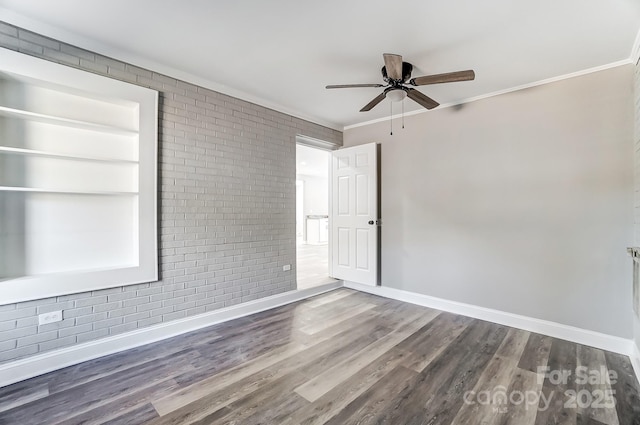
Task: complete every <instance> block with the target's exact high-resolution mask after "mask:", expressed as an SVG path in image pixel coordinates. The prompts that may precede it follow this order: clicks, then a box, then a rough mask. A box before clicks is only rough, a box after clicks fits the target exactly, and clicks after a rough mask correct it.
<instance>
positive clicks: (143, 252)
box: [0, 49, 158, 305]
mask: <svg viewBox="0 0 640 425" xmlns="http://www.w3.org/2000/svg"><path fill="white" fill-rule="evenodd" d="M0 71H1V72H2V73H3V74H5V73H6V74H8V75H9V76H10V77H11V79H13V80H16V81H20V82H21V83H24V84H25V86H26V87H31V88H35V89H36V90H37V89H38V88H44V89H49V92H50V93H55V96H56V101H57V102H58V101H60V100H59V99H63V100H62V101H63V102H66V101H67V99H68V96H69V95H73V96H74V97H75V99H77V100H76V101H69V102H68V103H69V104H68V105H67V104H63V105H61V107H59V108H58V109H60V110H63V111H64V112H60V113H58V111H54V112H51V111H46V110H38V109H37V108H36V109H35V110H34V109H33V108H32V107H29V108H25V109H24V110H23V109H16V107H15V105H12V104H11V103H10V102H9V103H5V102H3V103H2V105H0V108H1V109H3V110H4V113H6V112H7V111H10V113H12V114H14V115H13V116H20V117H21V119H26V120H28V121H31V120H34V121H41V122H54V123H56V125H57V126H63V127H65V128H81V129H90V130H92V131H94V132H98V133H102V134H103V135H105V134H108V135H114V134H125V135H127V136H129V137H133V138H132V139H131V141H133V140H135V145H136V146H137V152H136V156H137V158H138V160H137V161H135V160H134V161H132V163H133V164H137V167H136V171H135V172H134V173H131V172H130V171H129V172H128V173H131V174H130V175H131V180H130V181H129V184H130V186H129V187H128V189H130V191H123V192H115V191H114V192H108V190H105V191H102V192H101V190H100V189H97V190H92V189H94V188H95V186H93V184H94V183H95V182H90V183H87V184H85V185H84V186H73V185H71V186H68V187H67V186H66V185H62V186H65V187H62V186H58V187H56V186H55V185H54V186H53V187H52V188H50V189H47V188H46V187H45V188H44V190H43V192H47V193H54V192H55V193H57V194H58V195H60V194H63V193H65V191H66V190H68V192H66V193H72V194H73V195H70V196H73V197H75V196H76V195H77V194H82V195H90V194H95V193H98V194H99V193H111V194H121V195H124V196H125V198H122V199H134V198H131V196H132V195H133V196H137V202H135V203H134V206H133V208H135V211H136V212H133V211H132V212H133V214H131V213H124V214H125V216H124V220H127V225H130V226H131V227H132V229H133V230H132V232H133V234H134V238H135V239H133V240H131V242H130V243H131V245H130V246H131V247H132V248H131V250H132V252H131V254H130V255H129V256H127V257H126V258H124V259H118V260H117V261H118V262H119V263H124V262H125V261H126V263H125V264H112V263H109V262H108V261H110V260H107V263H105V264H104V265H100V266H94V268H92V269H88V270H87V269H80V270H74V269H73V267H74V266H76V267H81V266H82V264H72V265H70V266H69V267H68V269H67V270H63V271H60V272H51V273H47V272H42V271H41V272H38V273H33V274H29V273H28V272H27V273H28V275H27V276H21V277H17V278H12V279H7V280H5V281H3V282H2V294H1V295H0V305H4V304H12V303H17V302H22V301H29V300H37V299H42V298H49V297H53V296H59V295H67V294H73V293H78V292H86V291H92V290H99V289H106V288H113V287H118V286H123V285H132V284H136V283H142V282H154V281H157V280H158V246H157V245H158V235H157V233H158V226H157V216H158V214H157V205H158V202H157V193H158V188H157V181H158V173H157V162H158V160H157V152H158V92H157V91H156V90H152V89H148V88H145V87H142V86H138V85H135V84H131V83H127V82H124V81H119V80H115V79H112V78H108V77H104V76H102V75H98V74H94V73H91V72H87V71H84V70H80V69H76V68H72V67H68V66H64V65H60V64H57V63H54V62H50V61H47V60H44V59H41V58H38V57H34V56H29V55H25V54H22V53H18V52H15V51H13V50H8V49H0ZM36 99H38V98H37V97H36ZM80 99H82V100H81V101H80ZM95 101H98V102H100V104H101V105H110V106H109V109H108V110H111V109H110V108H120V107H122V108H125V109H123V110H122V111H123V112H115V113H113V116H112V115H111V113H106V112H104V111H106V109H103V107H104V106H101V107H98V108H97V109H95V110H93V109H90V108H92V106H91V105H92V103H93V102H95ZM85 108H89V109H88V110H86V109H85ZM88 111H94V115H96V114H100V113H101V114H102V115H101V116H100V117H95V118H94V117H93V116H91V118H88V115H87V113H86V112H88ZM125 118H126V119H125ZM85 137H88V136H85ZM100 143H105V144H106V143H107V142H100ZM0 145H4V144H3V143H2V142H0ZM133 158H134V157H131V158H130V159H133ZM80 159H82V155H80V156H79V157H78V158H77V160H80ZM109 162H111V164H113V163H114V162H113V161H109ZM34 171H35V173H36V174H37V172H38V171H39V169H38V168H37V167H36V169H35V170H34ZM32 172H33V171H32ZM69 176H73V174H69V175H68V176H67V177H66V178H69ZM92 179H94V178H93V177H92ZM60 182H62V180H60ZM100 183H101V182H98V184H100ZM58 185H60V183H58ZM99 187H100V186H98V188H99ZM83 188H85V189H86V190H83ZM15 189H17V190H22V191H29V192H38V191H40V188H38V187H33V186H31V185H28V184H25V185H23V187H19V188H15ZM116 190H117V189H116ZM120 190H126V189H120ZM58 195H56V196H58ZM56 199H62V200H65V198H56ZM68 199H69V197H67V198H66V200H68ZM74 199H75V198H74ZM47 202H48V201H45V203H47ZM74 202H75V201H74ZM47 205H49V204H47ZM34 211H35V215H34V217H41V214H42V213H43V212H42V211H41V210H39V207H36V208H34ZM136 214H137V217H135V215H136ZM134 217H135V219H134ZM73 218H75V219H80V220H81V219H82V217H81V216H79V215H76V216H74V217H73ZM116 218H117V219H118V220H119V219H120V217H119V216H118V217H116ZM116 222H117V221H116ZM27 224H28V222H27ZM95 226H96V225H95V224H94V223H92V224H91V225H90V228H91V230H92V231H93V230H96V229H95ZM83 229H84V228H83ZM85 230H86V229H85ZM97 230H103V229H97ZM54 239H56V238H53V237H51V235H49V234H46V232H45V233H43V234H42V235H39V236H38V238H37V239H36V240H37V242H38V243H45V244H52V245H54V246H56V247H57V245H60V244H59V243H57V240H54ZM69 239H70V240H71V242H70V243H71V244H72V245H73V243H74V242H75V241H76V240H75V239H74V236H70V237H69ZM108 243H110V241H109V242H108ZM47 246H49V245H47ZM30 255H31V254H29V253H26V254H24V257H26V258H24V260H26V262H27V263H29V262H30V261H31V260H32V258H31V257H30ZM9 258H11V257H9ZM36 262H37V261H36ZM88 282H90V283H88Z"/></svg>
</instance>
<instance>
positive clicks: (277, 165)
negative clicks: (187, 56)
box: [0, 22, 342, 363]
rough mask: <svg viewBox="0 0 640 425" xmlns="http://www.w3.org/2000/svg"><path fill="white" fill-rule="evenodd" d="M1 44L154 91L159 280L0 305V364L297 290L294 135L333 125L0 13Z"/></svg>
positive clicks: (320, 134)
mask: <svg viewBox="0 0 640 425" xmlns="http://www.w3.org/2000/svg"><path fill="white" fill-rule="evenodd" d="M0 47H3V48H7V49H11V50H15V51H18V52H21V53H24V54H28V55H32V56H37V57H40V58H43V59H46V60H49V61H52V62H57V63H60V64H63V65H68V66H72V67H75V68H80V69H84V70H86V71H89V72H93V73H96V74H100V75H105V76H108V77H111V78H115V79H118V80H122V81H126V82H130V83H134V84H137V85H140V86H144V87H149V88H151V89H154V90H157V91H158V92H159V93H160V100H159V149H158V151H159V155H158V160H159V164H158V187H159V200H160V204H159V221H160V223H159V232H158V233H159V264H160V279H161V280H160V281H158V282H150V283H142V284H137V285H129V286H123V287H119V288H112V289H107V290H101V291H93V292H86V293H81V294H70V295H64V296H60V297H56V298H49V299H46V300H35V301H28V302H25V303H19V304H12V305H2V306H0V363H2V362H9V361H13V360H16V359H19V358H24V357H28V356H32V355H34V354H38V353H42V352H45V351H48V350H54V349H57V348H61V347H69V346H73V345H74V344H79V343H83V342H87V341H91V340H96V339H99V338H104V337H107V336H110V335H116V334H119V333H122V332H128V331H132V330H135V329H139V328H141V327H145V326H151V325H154V324H158V323H162V322H167V321H170V320H175V319H180V318H183V317H187V316H190V315H195V314H200V313H204V312H209V311H213V310H216V309H219V308H222V307H225V306H230V305H235V304H238V303H242V302H246V301H250V300H255V299H258V298H262V297H266V296H269V295H274V294H278V293H281V292H285V291H290V290H293V289H295V288H296V280H295V267H293V268H292V270H291V271H287V272H283V271H282V266H283V265H285V264H291V265H295V261H296V258H295V249H296V245H295V136H296V135H305V136H309V137H314V138H317V139H321V140H326V141H329V142H332V143H335V144H337V145H342V133H341V132H339V131H336V130H333V129H330V128H327V127H323V126H320V125H317V124H314V123H311V122H308V121H305V120H302V119H299V118H296V117H292V116H289V115H286V114H283V113H280V112H277V111H274V110H271V109H268V108H265V107H262V106H259V105H256V104H253V103H249V102H245V101H243V100H240V99H236V98H233V97H230V96H226V95H224V94H220V93H217V92H215V91H212V90H208V89H206V88H203V87H199V86H195V85H193V84H190V83H187V82H184V81H180V80H176V79H174V78H171V77H170V76H166V75H161V74H159V73H156V72H154V71H153V70H146V69H141V68H138V67H136V66H133V65H130V64H126V63H123V62H120V61H118V60H115V59H112V58H108V57H104V56H101V55H99V54H96V53H93V52H88V51H86V50H83V49H80V48H77V47H75V46H70V45H66V44H64V43H62V42H59V41H57V40H52V39H50V38H47V37H43V36H41V35H38V34H34V33H32V32H29V31H26V30H23V29H21V28H17V27H15V26H13V25H10V24H7V23H3V22H0ZM54 310H64V320H63V321H62V322H59V323H53V324H49V325H44V326H37V314H40V313H43V312H48V311H54Z"/></svg>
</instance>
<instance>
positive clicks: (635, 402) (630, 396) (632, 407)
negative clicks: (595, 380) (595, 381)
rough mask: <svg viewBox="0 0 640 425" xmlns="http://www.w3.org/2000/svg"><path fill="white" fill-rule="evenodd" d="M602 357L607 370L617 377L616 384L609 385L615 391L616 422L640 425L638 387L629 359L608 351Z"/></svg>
mask: <svg viewBox="0 0 640 425" xmlns="http://www.w3.org/2000/svg"><path fill="white" fill-rule="evenodd" d="M604 356H605V359H606V361H607V367H608V368H609V370H612V371H615V372H616V374H617V375H618V379H617V380H616V382H615V383H612V384H611V388H612V389H613V390H614V391H615V397H616V412H617V413H618V421H619V422H620V424H621V425H627V424H628V425H640V386H639V385H638V381H637V379H636V377H635V374H634V373H633V367H632V366H631V362H630V361H629V358H628V357H626V356H623V355H621V354H616V353H611V352H609V351H605V352H604Z"/></svg>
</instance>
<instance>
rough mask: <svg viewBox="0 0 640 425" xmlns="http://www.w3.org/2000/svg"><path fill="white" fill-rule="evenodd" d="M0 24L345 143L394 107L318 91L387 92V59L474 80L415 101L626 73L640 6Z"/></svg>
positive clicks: (413, 1)
mask: <svg viewBox="0 0 640 425" xmlns="http://www.w3.org/2000/svg"><path fill="white" fill-rule="evenodd" d="M0 20H4V21H8V22H12V23H15V24H17V25H21V26H23V27H25V28H27V29H31V30H35V31H37V32H40V33H43V34H45V35H49V36H52V37H54V38H58V39H61V40H63V41H67V42H70V43H72V44H75V45H78V46H80V47H85V48H89V49H91V50H94V51H97V52H99V53H103V54H107V55H109V56H112V57H116V58H118V59H123V60H126V61H128V62H131V63H134V64H136V65H140V66H145V67H148V68H152V69H154V70H156V71H160V72H164V73H167V74H170V75H172V76H174V77H178V78H182V79H186V80H188V81H191V82H194V83H197V84H201V85H205V86H207V87H209V88H213V89H215V90H219V91H222V92H225V93H228V94H231V95H234V96H237V97H240V98H244V99H247V100H251V101H254V102H256V103H259V104H262V105H264V106H268V107H272V108H274V109H278V110H280V111H283V112H288V113H291V114H293V115H296V116H299V117H302V118H307V119H311V120H313V121H315V122H318V123H321V124H325V125H329V126H332V127H334V128H338V129H342V127H343V126H345V125H347V126H348V125H353V124H355V123H360V122H363V121H369V120H372V119H377V118H382V117H385V116H388V114H389V101H388V100H386V101H385V102H383V103H382V104H380V105H378V106H377V107H376V108H375V109H374V110H372V111H370V112H367V113H361V112H358V111H359V110H360V108H361V107H362V106H364V105H365V104H366V103H367V102H368V101H369V100H371V99H372V98H373V97H375V96H376V95H377V94H378V93H379V90H380V89H371V88H367V89H344V90H325V89H324V86H325V85H327V84H345V83H381V82H382V80H381V76H380V68H381V67H382V65H383V62H382V53H397V54H401V55H403V56H404V59H405V61H408V62H411V63H413V65H414V73H413V76H420V75H426V74H433V73H441V72H449V71H456V70H462V69H469V68H471V69H474V70H475V71H476V80H475V81H472V82H461V83H450V84H442V85H437V86H428V87H423V88H421V91H423V92H424V93H425V94H427V95H428V96H431V97H433V98H434V99H436V100H437V101H439V102H440V103H441V104H447V103H458V102H461V101H464V100H465V99H469V98H473V97H477V96H482V95H486V94H488V93H494V92H497V91H503V90H508V89H510V88H513V87H517V86H521V85H526V84H529V83H532V82H536V81H540V80H544V79H548V78H553V77H557V76H562V75H565V74H570V73H575V72H579V71H582V70H585V69H589V68H593V67H600V66H604V65H608V64H611V63H615V62H618V61H624V60H627V61H628V60H629V58H630V55H631V51H632V48H633V46H634V40H635V39H636V35H637V32H638V29H639V28H640V2H638V1H636V0H562V1H560V0H537V1H534V0H529V1H513V0H485V1H478V0H455V1H439V2H436V1H433V0H405V1H393V2H390V1H381V0H349V1H345V0H340V1H339V0H324V1H314V2H310V1H300V0H270V1H264V0H245V1H223V0H218V1H211V0H189V1H183V2H180V1H175V0H135V1H133V0H104V1H87V0H56V1H51V0H0ZM394 107H395V105H394ZM405 108H406V109H405V110H406V111H410V110H414V109H420V108H419V107H418V106H417V105H415V104H414V103H413V102H411V101H409V100H407V101H405ZM397 112H399V110H398V109H395V110H394V113H397Z"/></svg>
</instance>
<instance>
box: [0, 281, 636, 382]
mask: <svg viewBox="0 0 640 425" xmlns="http://www.w3.org/2000/svg"><path fill="white" fill-rule="evenodd" d="M343 286H344V287H346V288H351V289H355V290H358V291H362V292H367V293H370V294H374V295H379V296H382V297H385V298H391V299H395V300H398V301H404V302H408V303H412V304H417V305H421V306H424V307H430V308H435V309H437V310H442V311H448V312H450V313H455V314H461V315H464V316H469V317H473V318H476V319H481V320H487V321H490V322H493V323H498V324H501V325H505V326H510V327H514V328H518V329H523V330H526V331H530V332H537V333H540V334H544V335H548V336H552V337H554V338H560V339H565V340H568V341H572V342H576V343H578V344H584V345H589V346H592V347H596V348H600V349H603V350H608V351H613V352H615V353H619V354H624V355H626V356H629V358H630V360H631V363H632V365H633V369H634V371H635V373H636V376H637V378H638V381H640V350H638V347H637V346H636V345H635V343H634V342H633V341H632V340H628V339H624V338H620V337H616V336H611V335H606V334H602V333H599V332H594V331H590V330H586V329H581V328H577V327H573V326H568V325H563V324H560V323H555V322H550V321H547V320H541V319H535V318H531V317H527V316H521V315H518V314H513V313H506V312H503V311H499V310H493V309H489V308H484V307H478V306H474V305H471V304H465V303H460V302H456V301H449V300H445V299H442V298H436V297H431V296H428V295H422V294H417V293H414V292H408V291H403V290H400V289H394V288H389V287H382V286H369V285H363V284H359V283H353V282H344V284H343V282H342V281H336V282H334V283H330V284H327V285H322V286H319V287H316V288H309V289H301V290H296V291H290V292H285V293H283V294H278V295H273V296H271V297H266V298H262V299H259V300H255V301H249V302H246V303H243V304H238V305H235V306H231V307H227V308H223V309H220V310H216V311H212V312H209V313H205V314H200V315H197V316H191V317H187V318H184V319H179V320H173V321H171V322H168V323H161V324H158V325H155V326H149V327H147V328H143V329H139V330H135V331H132V332H127V333H124V334H121V335H115V336H112V337H107V338H103V339H99V340H96V341H90V342H87V343H83V344H78V345H74V346H72V347H67V348H62V349H59V350H55V351H51V352H47V353H43V354H38V355H35V356H33V357H28V358H26V359H22V360H17V361H14V362H11V363H7V364H4V365H0V388H1V387H4V386H7V385H10V384H13V383H16V382H20V381H24V380H26V379H29V378H33V377H35V376H39V375H42V374H45V373H48V372H52V371H54V370H58V369H61V368H64V367H67V366H72V365H75V364H79V363H82V362H85V361H88V360H93V359H96V358H99V357H102V356H106V355H109V354H114V353H118V352H121V351H124V350H128V349H130V348H135V347H139V346H141V345H145V344H149V343H152V342H157V341H160V340H163V339H167V338H171V337H173V336H177V335H181V334H184V333H187V332H191V331H195V330H198V329H202V328H205V327H207V326H211V325H215V324H217V323H221V322H226V321H228V320H233V319H237V318H239V317H244V316H248V315H251V314H254V313H259V312H261V311H265V310H270V309H272V308H275V307H279V306H282V305H285V304H290V303H293V302H296V301H300V300H303V299H306V298H309V297H312V296H314V295H319V294H322V293H325V292H329V291H332V290H334V289H337V288H341V287H343Z"/></svg>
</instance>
